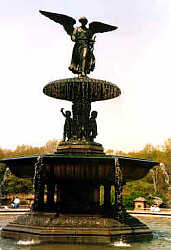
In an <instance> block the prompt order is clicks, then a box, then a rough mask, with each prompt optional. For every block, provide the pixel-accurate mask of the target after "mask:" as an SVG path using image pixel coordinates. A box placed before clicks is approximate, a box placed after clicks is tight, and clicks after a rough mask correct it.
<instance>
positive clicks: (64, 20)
mask: <svg viewBox="0 0 171 250" xmlns="http://www.w3.org/2000/svg"><path fill="white" fill-rule="evenodd" d="M40 13H41V14H42V15H44V16H46V17H48V18H50V19H51V20H53V21H55V22H56V23H59V24H61V25H63V27H64V29H65V31H66V32H67V34H68V35H70V36H71V40H72V41H73V42H75V45H74V48H73V52H72V59H71V64H70V66H69V70H71V71H72V72H73V73H74V74H78V76H79V77H84V76H86V75H87V74H89V73H90V71H93V70H94V68H95V57H94V54H93V49H94V43H95V36H94V34H95V33H103V32H107V31H112V30H115V29H117V27H116V26H111V25H108V24H104V23H101V22H92V23H90V24H89V28H87V27H86V25H87V23H88V20H87V18H86V17H80V18H79V22H80V23H81V26H80V27H76V28H74V25H75V24H76V20H75V19H73V18H72V17H70V16H66V15H62V14H57V13H51V12H46V11H41V10H40Z"/></svg>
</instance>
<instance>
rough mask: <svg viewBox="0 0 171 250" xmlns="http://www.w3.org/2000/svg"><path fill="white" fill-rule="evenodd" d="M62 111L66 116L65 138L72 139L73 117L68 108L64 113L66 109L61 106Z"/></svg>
mask: <svg viewBox="0 0 171 250" xmlns="http://www.w3.org/2000/svg"><path fill="white" fill-rule="evenodd" d="M61 113H62V114H63V116H64V117H65V118H66V119H65V124H64V133H63V140H64V141H66V138H68V140H69V139H71V135H72V133H71V131H72V118H71V112H70V111H69V110H67V111H66V112H65V113H64V109H63V108H61Z"/></svg>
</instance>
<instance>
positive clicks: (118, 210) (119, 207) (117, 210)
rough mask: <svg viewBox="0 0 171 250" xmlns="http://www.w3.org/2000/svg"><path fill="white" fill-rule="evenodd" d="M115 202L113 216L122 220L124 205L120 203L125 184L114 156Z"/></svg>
mask: <svg viewBox="0 0 171 250" xmlns="http://www.w3.org/2000/svg"><path fill="white" fill-rule="evenodd" d="M114 172H115V179H114V185H115V204H114V218H115V219H116V220H118V221H120V222H122V221H124V214H125V213H124V211H125V209H124V207H123V204H122V190H123V186H124V185H125V184H126V183H125V182H124V181H123V175H122V170H121V167H120V164H119V160H118V158H115V169H114Z"/></svg>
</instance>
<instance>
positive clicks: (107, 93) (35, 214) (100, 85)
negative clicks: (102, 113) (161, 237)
mask: <svg viewBox="0 0 171 250" xmlns="http://www.w3.org/2000/svg"><path fill="white" fill-rule="evenodd" d="M40 12H41V14H43V15H45V16H47V17H49V18H50V19H52V20H54V21H55V22H58V23H60V24H62V25H63V26H64V28H65V30H66V31H67V33H68V34H69V35H71V38H72V40H73V41H74V42H75V46H74V49H73V55H72V61H71V65H70V67H69V69H70V70H71V71H72V72H73V73H76V74H78V77H75V78H68V79H62V80H57V81H54V82H50V83H49V84H47V85H46V86H45V87H44V89H43V92H44V94H46V95H48V96H50V97H53V98H57V99H62V100H67V101H71V102H72V112H71V111H64V109H63V108H62V109H61V112H62V114H63V115H64V116H65V119H66V120H65V124H64V134H63V140H62V142H61V143H60V144H59V145H58V147H57V151H56V152H55V153H54V154H48V155H38V156H35V155H33V156H24V157H17V158H8V159H4V160H3V162H4V163H6V165H7V166H8V167H9V168H10V170H11V172H12V173H13V174H15V175H16V176H18V177H22V178H32V179H33V182H34V204H33V206H32V210H31V212H29V213H27V214H26V215H22V216H20V217H19V218H18V219H17V220H16V221H14V222H11V223H9V224H8V225H7V226H6V227H4V228H3V229H2V236H3V237H6V238H13V239H38V240H40V241H48V242H64V243H109V242H112V241H113V240H114V239H115V238H120V237H122V238H123V237H125V238H128V239H134V240H135V239H139V238H142V239H144V237H145V236H146V237H148V238H151V237H152V233H151V230H150V229H149V228H148V227H147V226H146V225H144V224H143V223H142V222H140V221H139V220H137V219H135V218H133V217H131V216H130V215H128V213H127V212H126V211H125V209H124V207H123V205H122V189H123V186H124V185H125V184H126V182H127V181H133V180H138V179H140V178H142V177H144V176H145V175H146V174H147V173H148V171H149V169H150V168H152V167H153V166H155V165H157V164H158V163H156V162H154V161H148V160H144V159H135V158H128V157H122V156H113V155H112V156H107V155H105V153H104V151H103V147H102V145H101V144H100V143H97V142H95V141H94V140H95V138H96V136H97V123H96V117H97V112H96V111H91V103H92V102H95V101H100V100H107V99H112V98H116V97H118V96H119V95H120V94H121V91H120V89H119V88H118V87H117V86H116V85H115V84H112V83H110V82H107V81H104V80H97V79H92V78H88V77H87V74H89V73H90V71H93V69H94V66H95V58H94V55H93V45H94V42H95V40H94V38H93V36H94V34H95V33H98V32H107V31H112V30H115V29H116V27H115V26H110V25H107V24H103V23H100V22H93V23H91V24H89V28H86V24H87V19H86V18H85V17H82V18H80V19H79V21H80V22H81V27H77V28H75V29H74V28H73V25H74V24H75V22H76V21H75V20H74V19H73V18H71V17H68V16H65V15H60V14H56V13H49V12H44V11H40ZM112 185H114V187H115V204H114V205H112V204H111V186H112ZM100 186H103V187H104V204H103V205H101V204H100ZM45 190H46V191H47V200H46V201H45V200H44V194H45ZM55 197H57V199H55Z"/></svg>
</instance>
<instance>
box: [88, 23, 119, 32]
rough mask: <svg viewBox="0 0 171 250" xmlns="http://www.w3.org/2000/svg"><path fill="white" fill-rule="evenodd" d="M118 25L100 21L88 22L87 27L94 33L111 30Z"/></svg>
mask: <svg viewBox="0 0 171 250" xmlns="http://www.w3.org/2000/svg"><path fill="white" fill-rule="evenodd" d="M117 28H118V27H116V26H112V25H109V24H105V23H101V22H92V23H90V24H89V29H90V30H91V31H92V33H93V34H95V33H103V32H108V31H112V30H116V29H117Z"/></svg>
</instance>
